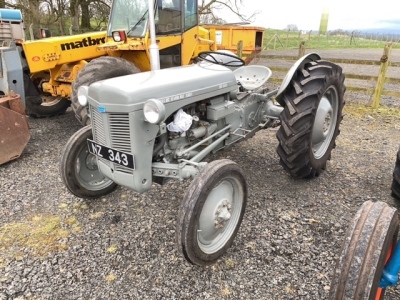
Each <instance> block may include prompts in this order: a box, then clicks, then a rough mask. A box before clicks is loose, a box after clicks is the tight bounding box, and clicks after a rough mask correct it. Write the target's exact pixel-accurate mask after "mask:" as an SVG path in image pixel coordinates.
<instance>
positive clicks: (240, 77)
mask: <svg viewBox="0 0 400 300" xmlns="http://www.w3.org/2000/svg"><path fill="white" fill-rule="evenodd" d="M233 74H235V77H236V81H238V82H239V83H240V85H241V86H242V87H243V88H244V89H245V90H248V91H251V90H254V89H256V88H259V87H260V86H262V85H263V84H264V83H265V82H267V80H268V79H269V78H270V77H271V74H272V71H271V70H270V69H269V68H268V67H265V66H259V65H250V66H243V67H240V68H238V69H236V70H234V71H233Z"/></svg>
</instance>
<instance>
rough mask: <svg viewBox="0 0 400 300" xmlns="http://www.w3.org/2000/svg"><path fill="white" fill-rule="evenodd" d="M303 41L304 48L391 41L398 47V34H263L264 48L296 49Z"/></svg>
mask: <svg viewBox="0 0 400 300" xmlns="http://www.w3.org/2000/svg"><path fill="white" fill-rule="evenodd" d="M301 42H303V43H304V44H305V47H306V48H312V49H329V48H383V47H384V46H385V44H387V43H392V45H393V48H400V34H394V33H372V32H371V33H368V32H360V31H343V30H335V31H328V32H327V33H326V34H320V33H317V32H314V31H308V32H307V31H301V30H300V31H274V30H267V31H266V32H265V36H264V49H265V50H266V49H273V50H279V49H296V48H297V47H298V45H299V44H300V43H301Z"/></svg>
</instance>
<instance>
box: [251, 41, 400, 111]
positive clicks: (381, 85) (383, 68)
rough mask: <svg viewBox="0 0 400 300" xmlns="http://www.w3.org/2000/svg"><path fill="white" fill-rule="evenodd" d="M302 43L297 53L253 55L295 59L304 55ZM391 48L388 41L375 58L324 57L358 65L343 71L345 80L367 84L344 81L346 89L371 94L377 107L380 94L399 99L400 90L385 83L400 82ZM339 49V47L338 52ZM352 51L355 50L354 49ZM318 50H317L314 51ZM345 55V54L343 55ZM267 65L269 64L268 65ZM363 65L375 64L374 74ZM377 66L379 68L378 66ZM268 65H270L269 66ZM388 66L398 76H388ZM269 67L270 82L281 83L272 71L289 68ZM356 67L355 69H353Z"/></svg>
mask: <svg viewBox="0 0 400 300" xmlns="http://www.w3.org/2000/svg"><path fill="white" fill-rule="evenodd" d="M305 50H306V49H305V47H304V43H303V42H301V43H300V46H299V48H298V54H297V55H293V54H292V55H288V54H287V53H285V52H284V51H283V52H282V54H279V51H273V54H269V52H270V51H268V50H267V51H263V52H262V53H261V54H257V55H255V56H254V59H256V60H257V59H267V60H268V61H269V62H271V61H273V60H280V61H282V60H285V61H293V62H294V61H296V60H297V59H298V58H300V57H302V56H303V55H305V53H306V51H305ZM391 50H392V44H391V43H388V44H387V45H386V46H385V47H384V49H383V53H382V56H380V57H376V59H352V58H326V59H328V60H329V61H332V62H334V63H337V64H339V65H343V66H344V65H353V66H355V67H357V66H356V65H359V66H360V67H359V68H354V67H353V68H352V69H353V71H352V72H351V73H349V72H345V76H346V80H347V79H357V80H361V81H368V83H369V84H361V86H360V85H357V84H354V83H350V84H349V83H346V89H347V91H354V92H360V93H365V94H369V95H371V99H372V100H371V103H369V104H370V105H371V107H373V108H377V107H378V106H379V105H380V102H381V97H382V95H386V96H392V97H395V98H399V99H400V90H393V89H389V88H386V87H385V85H386V84H400V60H399V61H391ZM339 51H341V50H340V49H339V50H338V52H339ZM352 51H357V50H356V49H354V50H352ZM316 52H318V50H317V51H316ZM343 56H345V55H343ZM268 66H269V65H268ZM363 66H376V69H377V71H376V75H365V74H363V72H362V69H363ZM378 66H379V68H378ZM269 67H270V66H269ZM389 68H399V71H398V74H399V76H398V77H388V76H387V71H388V69H389ZM270 69H271V70H272V71H273V75H272V78H271V79H270V81H271V82H275V83H281V81H282V79H281V78H278V77H274V72H278V73H282V72H284V73H286V72H287V71H288V70H289V67H286V68H285V67H277V66H276V65H275V66H272V67H270ZM354 69H356V70H354ZM378 69H379V70H378ZM371 82H373V83H374V84H373V87H371ZM365 85H367V86H368V85H369V87H365Z"/></svg>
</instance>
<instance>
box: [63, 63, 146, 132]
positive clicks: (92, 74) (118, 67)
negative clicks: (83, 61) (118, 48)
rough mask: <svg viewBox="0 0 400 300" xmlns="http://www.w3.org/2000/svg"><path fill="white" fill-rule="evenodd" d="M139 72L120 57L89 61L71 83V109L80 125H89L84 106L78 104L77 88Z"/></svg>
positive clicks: (86, 110)
mask: <svg viewBox="0 0 400 300" xmlns="http://www.w3.org/2000/svg"><path fill="white" fill-rule="evenodd" d="M139 72H140V70H139V69H138V68H137V67H136V66H135V65H134V64H133V63H131V62H129V61H127V60H126V59H123V58H120V57H113V56H102V57H99V58H96V59H93V60H91V61H90V62H89V63H88V64H87V65H85V66H84V67H83V69H82V70H81V71H80V72H79V73H78V75H77V76H76V79H75V81H74V82H73V83H72V93H71V107H72V110H73V111H74V112H75V116H76V118H77V119H78V121H79V122H80V123H81V124H82V125H84V126H85V125H89V124H90V119H89V114H88V109H87V107H86V106H82V105H80V103H79V102H78V96H77V94H78V88H79V87H80V86H82V85H87V86H89V85H90V84H92V83H94V82H96V81H99V80H104V79H109V78H114V77H118V76H124V75H130V74H135V73H139Z"/></svg>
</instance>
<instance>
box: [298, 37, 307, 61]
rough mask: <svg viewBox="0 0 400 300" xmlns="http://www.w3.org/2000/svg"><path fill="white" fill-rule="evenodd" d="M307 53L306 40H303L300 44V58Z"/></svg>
mask: <svg viewBox="0 0 400 300" xmlns="http://www.w3.org/2000/svg"><path fill="white" fill-rule="evenodd" d="M305 53H306V47H305V42H304V41H302V42H301V43H300V45H299V58H300V57H303V56H304V55H305Z"/></svg>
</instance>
